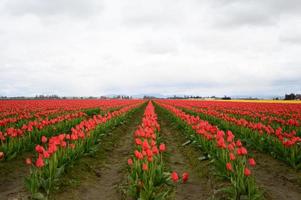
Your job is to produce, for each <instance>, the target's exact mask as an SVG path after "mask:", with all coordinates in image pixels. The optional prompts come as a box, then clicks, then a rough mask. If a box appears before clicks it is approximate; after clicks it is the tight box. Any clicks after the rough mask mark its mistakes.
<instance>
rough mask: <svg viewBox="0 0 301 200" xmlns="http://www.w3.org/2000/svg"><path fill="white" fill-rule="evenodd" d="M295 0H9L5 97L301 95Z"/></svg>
mask: <svg viewBox="0 0 301 200" xmlns="http://www.w3.org/2000/svg"><path fill="white" fill-rule="evenodd" d="M298 10H300V3H298V1H297V0H288V1H281V0H275V1H272V0H261V1H260V0H253V1H239V0H232V1H230V0H215V1H214V0H213V1H211V0H202V1H199V0H188V1H180V0H176V1H175V0H167V1H160V0H154V1H141V0H133V1H122V0H102V1H100V2H99V1H96V0H87V1H72V2H71V0H65V1H58V0H52V1H51V0H45V1H38V0H29V1H26V3H25V1H21V0H4V1H1V2H0V11H1V12H0V34H1V37H0V44H1V45H0V84H1V87H0V95H8V96H15V95H35V94H41V93H42V94H52V93H56V94H59V95H87V96H88V95H101V94H112V93H123V94H125V93H128V94H140V93H162V94H195V95H266V94H269V95H283V94H284V93H285V92H300V88H298V85H300V82H299V81H298V80H299V79H300V75H301V71H300V70H301V68H300V65H301V57H300V51H301V45H300V42H299V41H300V37H299V35H301V23H300V20H301V15H300V13H298V12H297V11H298Z"/></svg>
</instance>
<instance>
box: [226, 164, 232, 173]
mask: <svg viewBox="0 0 301 200" xmlns="http://www.w3.org/2000/svg"><path fill="white" fill-rule="evenodd" d="M226 168H227V170H228V171H233V168H232V164H231V163H229V162H228V163H227V164H226Z"/></svg>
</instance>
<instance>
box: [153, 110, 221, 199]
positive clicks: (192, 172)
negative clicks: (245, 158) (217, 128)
mask: <svg viewBox="0 0 301 200" xmlns="http://www.w3.org/2000/svg"><path fill="white" fill-rule="evenodd" d="M156 112H157V114H158V120H159V123H160V126H161V131H160V133H161V136H162V139H163V141H164V142H165V143H166V147H167V152H168V154H169V156H168V158H167V164H168V165H169V167H170V169H171V170H172V171H177V172H179V173H183V172H188V173H189V181H188V182H187V183H186V184H180V185H178V186H177V188H176V190H175V193H174V194H173V197H172V198H173V199H176V200H197V199H204V200H205V199H210V198H211V197H214V196H215V197H218V196H219V197H221V196H220V195H219V194H216V195H214V193H216V191H217V189H218V188H220V187H222V184H223V183H221V182H218V181H217V180H215V179H214V177H213V175H212V170H213V169H212V167H210V166H209V165H208V161H200V160H199V159H198V158H199V157H200V156H202V154H201V152H200V151H199V150H197V149H196V148H194V147H193V146H192V145H185V146H183V145H182V144H183V143H185V142H186V140H185V137H184V135H183V134H182V133H181V132H180V131H179V130H178V129H177V127H176V125H175V124H173V123H172V122H171V121H170V119H169V118H168V117H167V116H166V115H165V114H164V113H163V112H162V111H160V109H156Z"/></svg>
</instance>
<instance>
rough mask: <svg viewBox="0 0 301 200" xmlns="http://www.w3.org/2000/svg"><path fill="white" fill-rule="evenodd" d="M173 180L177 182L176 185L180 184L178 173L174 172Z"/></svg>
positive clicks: (172, 174)
mask: <svg viewBox="0 0 301 200" xmlns="http://www.w3.org/2000/svg"><path fill="white" fill-rule="evenodd" d="M171 179H172V181H173V182H175V183H177V182H178V180H179V176H178V174H177V172H172V173H171Z"/></svg>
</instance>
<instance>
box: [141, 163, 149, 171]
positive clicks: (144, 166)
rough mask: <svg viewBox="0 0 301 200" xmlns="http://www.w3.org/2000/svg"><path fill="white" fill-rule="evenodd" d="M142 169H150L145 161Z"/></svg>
mask: <svg viewBox="0 0 301 200" xmlns="http://www.w3.org/2000/svg"><path fill="white" fill-rule="evenodd" d="M142 170H143V171H147V170H148V165H147V164H145V163H143V164H142Z"/></svg>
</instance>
